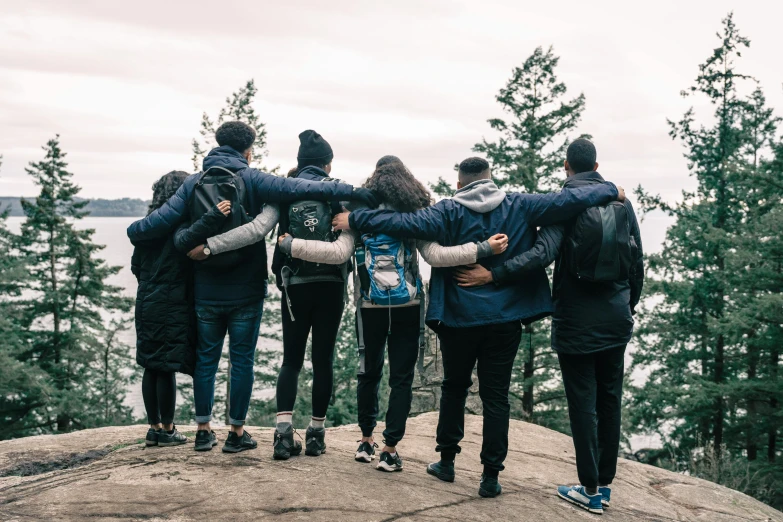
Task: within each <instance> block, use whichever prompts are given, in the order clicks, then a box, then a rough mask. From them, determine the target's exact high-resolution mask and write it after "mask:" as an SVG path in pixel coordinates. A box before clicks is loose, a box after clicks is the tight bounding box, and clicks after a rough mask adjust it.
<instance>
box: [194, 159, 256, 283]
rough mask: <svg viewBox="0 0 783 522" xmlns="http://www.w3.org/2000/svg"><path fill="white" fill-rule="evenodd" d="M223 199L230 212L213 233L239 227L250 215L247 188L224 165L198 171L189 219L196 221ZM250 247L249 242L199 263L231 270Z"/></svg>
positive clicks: (247, 253)
mask: <svg viewBox="0 0 783 522" xmlns="http://www.w3.org/2000/svg"><path fill="white" fill-rule="evenodd" d="M223 200H228V201H230V202H231V214H229V216H228V217H226V219H225V220H224V222H223V226H222V227H220V230H219V231H218V232H216V233H215V235H220V234H223V233H225V232H228V231H229V230H233V229H235V228H237V227H241V226H242V225H244V224H246V223H248V222H249V221H250V220H251V219H250V216H248V214H247V212H246V211H245V208H246V206H247V191H246V189H245V182H244V180H243V179H242V177H241V176H238V175H237V174H235V173H234V172H231V171H230V170H228V169H224V168H223V167H211V168H209V169H207V170H205V171H204V172H202V173H201V176H200V177H199V179H198V181H197V182H196V186H195V188H194V189H193V197H192V198H191V200H190V222H191V223H194V222H196V221H198V220H199V219H200V218H201V216H203V215H204V214H206V213H207V212H209V211H210V210H211V209H212V208H214V207H215V205H217V204H218V203H220V202H221V201H223ZM251 248H252V245H251V246H247V247H244V248H241V249H238V250H232V251H230V252H224V253H222V254H216V255H213V256H209V257H208V258H207V259H206V260H204V261H202V262H201V263H200V264H201V265H203V266H205V267H210V268H215V269H221V270H226V269H228V270H230V269H232V268H235V267H236V266H238V265H239V264H240V263H242V262H243V261H245V260H246V259H247V257H248V256H249V254H250V249H251Z"/></svg>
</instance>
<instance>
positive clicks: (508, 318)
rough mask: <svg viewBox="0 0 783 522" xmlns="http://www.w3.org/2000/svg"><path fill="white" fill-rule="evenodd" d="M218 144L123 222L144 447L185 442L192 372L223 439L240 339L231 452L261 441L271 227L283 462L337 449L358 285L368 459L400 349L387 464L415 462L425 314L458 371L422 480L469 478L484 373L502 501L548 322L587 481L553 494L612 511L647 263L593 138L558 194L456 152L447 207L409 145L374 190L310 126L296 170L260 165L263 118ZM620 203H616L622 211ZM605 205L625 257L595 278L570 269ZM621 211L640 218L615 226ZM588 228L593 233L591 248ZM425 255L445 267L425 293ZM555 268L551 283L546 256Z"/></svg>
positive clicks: (387, 164) (206, 435) (449, 371)
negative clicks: (409, 449)
mask: <svg viewBox="0 0 783 522" xmlns="http://www.w3.org/2000/svg"><path fill="white" fill-rule="evenodd" d="M215 139H216V141H217V144H218V147H217V148H214V149H213V150H211V151H210V152H209V154H208V155H207V156H206V158H205V159H204V163H203V170H202V172H200V173H197V174H193V175H190V176H188V175H187V174H186V173H184V172H178V171H175V172H170V173H168V174H166V175H165V176H163V177H162V178H161V179H160V180H159V181H158V182H156V183H155V185H154V186H153V191H154V195H153V200H152V203H151V205H150V212H149V214H148V215H147V217H145V218H144V219H141V220H139V221H136V222H135V223H133V224H132V225H131V226H130V227H129V228H128V236H129V238H130V240H131V242H132V243H133V244H134V246H135V250H134V254H133V262H132V270H133V273H134V274H135V275H136V276H137V278H138V281H139V286H138V294H137V300H136V331H137V361H138V363H139V364H140V365H141V366H143V367H144V368H145V371H144V377H143V383H142V391H143V396H144V404H145V407H146V410H147V414H148V419H149V424H150V428H149V430H148V432H147V438H146V442H147V445H149V446H156V445H157V446H173V445H179V444H184V443H186V442H187V439H186V437H184V436H183V435H182V434H180V433H179V432H178V431H177V430H176V426H175V425H174V411H175V407H176V380H175V373H177V372H180V373H186V374H189V375H192V377H193V393H194V402H195V410H196V411H195V414H196V422H197V423H198V431H197V433H196V437H195V445H194V447H195V450H196V451H209V450H211V449H212V448H213V447H214V446H216V445H217V444H218V442H217V437H216V435H215V432H214V431H213V429H212V427H211V421H212V409H213V402H214V391H215V375H216V373H217V370H218V366H219V363H220V358H221V354H222V350H223V345H224V342H225V337H226V335H228V346H229V350H228V351H229V357H230V363H231V364H230V395H229V401H228V408H229V411H228V420H229V424H230V432H229V434H228V437H227V438H226V440H225V442H224V445H223V448H222V449H223V451H224V452H228V453H236V452H240V451H245V450H251V449H255V448H256V447H257V442H256V441H255V440H254V439H253V438H252V436H251V435H250V433H248V432H247V431H246V430H245V429H244V424H245V419H246V415H247V411H248V408H249V403H250V398H251V394H252V388H253V380H254V374H253V362H254V353H255V347H256V343H257V341H258V336H259V328H260V324H261V316H262V313H263V302H264V298H265V297H266V296H267V280H268V268H267V250H266V244H265V241H264V239H265V237H266V236H268V235H269V234H270V233H271V232H272V231H273V230H274V229H275V227H277V234H276V236H277V238H278V239H277V244H276V246H275V250H274V255H273V260H272V272H273V273H274V275H275V278H274V281H275V283H276V284H277V286H278V288H279V289H280V291H281V292H282V296H283V298H282V299H281V313H282V331H283V363H282V366H281V368H280V373H279V376H278V380H277V393H276V401H277V422H276V429H275V432H274V440H273V457H274V458H275V459H279V460H285V459H289V458H291V457H294V456H297V455H299V454H300V453H301V452H302V450H304V452H305V454H306V455H310V456H319V455H322V454H323V453H324V452H325V451H326V447H327V445H326V438H325V435H326V431H325V426H324V423H325V420H326V414H327V409H328V406H329V402H330V398H331V395H332V383H333V361H334V349H335V341H336V337H337V334H338V330H339V326H340V322H341V318H342V314H343V310H344V306H345V302H346V300H347V289H348V288H349V285H348V281H349V279H352V280H353V298H354V301H355V303H356V316H355V321H356V329H357V339H358V347H357V348H358V350H359V354H360V363H359V367H358V368H357V380H358V382H357V404H358V424H359V427H360V429H361V431H362V439H361V441H360V444H359V447H358V449H357V451H356V454H355V459H356V461H358V462H363V463H370V462H373V461H374V460H375V459H376V450H377V449H379V446H378V444H376V442H375V438H374V432H375V428H376V420H377V417H378V413H379V389H380V382H381V377H382V374H383V368H384V359H385V353H386V351H388V358H389V386H390V395H389V401H388V409H387V412H386V417H385V429H384V431H383V444H384V446H383V447H382V448H380V452H379V455H377V458H378V463H377V468H378V469H379V470H382V471H390V472H393V471H402V469H403V460H402V458H401V456H400V452H399V451H398V446H399V444H400V443H401V441H402V440H403V438H404V435H405V426H406V421H407V418H408V415H409V413H410V408H411V401H412V397H413V393H412V385H413V378H414V373H415V367H416V363H417V361H418V360H419V358H420V357H421V356H422V355H421V354H420V346H421V345H422V339H423V335H424V328H425V325H426V326H427V327H429V328H431V329H432V330H433V331H435V333H436V334H437V336H438V338H439V341H440V343H439V344H440V350H441V352H442V360H443V372H444V377H443V383H442V396H441V401H440V416H439V421H438V427H437V434H436V442H437V446H436V448H435V450H436V451H437V452H439V453H440V460H439V461H437V462H434V463H432V464H430V465H429V466H428V467H427V473H429V474H430V475H433V476H435V477H437V478H438V479H440V480H443V481H447V482H453V481H454V479H455V459H456V456H457V454H459V453H460V451H461V447H460V441H461V440H462V438H463V435H464V412H465V401H466V399H467V395H468V390H469V388H470V387H471V386H472V384H473V380H472V375H473V371H474V368H475V369H476V371H477V375H478V380H479V395H480V398H481V401H482V405H483V417H484V424H483V444H482V450H481V462H482V464H483V466H484V471H483V474H482V477H481V481H480V485H479V494H480V495H481V496H483V497H495V496H497V495H498V494H500V493H501V491H502V488H501V485H500V483H499V482H498V476H499V473H500V472H501V471H502V470H503V469H504V466H503V462H504V460H505V458H506V455H507V452H508V446H509V441H508V430H509V413H510V408H509V399H508V394H509V388H510V381H511V375H512V370H513V365H514V360H515V357H516V354H517V351H518V348H519V345H520V341H521V336H522V327H523V326H524V325H527V324H530V323H532V322H534V321H537V320H539V319H541V318H543V317H546V316H549V315H552V316H553V317H552V347H553V349H554V350H556V352H557V354H558V358H559V362H560V367H561V369H562V373H563V381H564V384H565V391H566V396H567V400H568V407H569V415H570V420H571V429H572V432H573V438H574V445H575V448H576V461H577V469H578V476H579V481H580V485H578V486H560V487H558V488H557V494H558V495H559V496H560V497H562V498H563V499H565V500H568V501H569V502H572V503H574V504H576V505H578V506H580V507H582V508H584V509H587V510H588V511H591V512H594V513H601V512H602V510H603V508H604V507H606V506H607V505H609V502H610V495H611V493H610V487H609V486H610V484H611V483H612V480H613V478H614V475H615V471H616V461H617V454H618V450H619V441H620V403H621V394H622V380H623V361H624V353H625V348H626V345H627V343H628V342H629V340H630V338H631V334H632V330H633V324H634V321H633V318H632V315H633V313H634V307H635V306H636V305H637V303H638V301H639V296H640V293H641V288H642V282H643V272H644V270H643V261H642V259H643V256H642V249H641V238H640V237H639V227H638V224H637V221H636V217H635V215H634V213H633V209H632V208H631V206H630V203H629V202H628V201H627V200H625V196H624V193H623V191H622V188H618V187H616V186H615V185H614V184H612V183H610V182H608V181H605V180H604V179H603V178H602V177H601V176H600V174H598V172H597V169H598V164H597V163H596V150H595V147H594V145H593V144H592V143H591V142H590V141H588V140H585V139H579V140H575V141H574V142H572V143H571V144H570V146H569V147H568V150H567V158H566V161H565V162H564V169H565V172H566V175H567V178H566V182H565V184H564V187H563V190H562V191H561V192H559V193H553V194H524V193H515V192H506V191H504V190H502V189H501V188H499V187H498V186H497V185H496V184H495V183H494V182H493V181H492V176H491V172H490V166H489V164H488V163H487V161H485V160H484V159H481V158H476V157H473V158H468V159H466V160H464V161H463V162H462V163H460V165H459V169H458V176H457V178H458V179H457V184H456V188H457V191H456V193H455V195H454V196H453V197H451V198H446V199H443V200H441V201H439V202H438V203H433V202H432V199H431V194H430V192H429V191H428V190H427V189H426V188H425V186H424V185H423V184H422V183H421V182H419V181H418V180H417V179H416V178H415V177H414V176H413V175H412V174H411V172H410V170H409V169H408V168H407V167H406V166H405V164H404V163H403V162H402V161H401V160H400V159H399V158H398V157H396V156H384V157H382V158H380V159H379V160H378V162H377V164H376V165H375V170H374V171H373V173H372V174H371V175H370V177H369V178H368V179H367V180H366V181H365V183H364V184H363V186H362V187H356V188H354V187H352V186H351V185H347V184H345V183H342V182H340V181H338V180H336V179H334V178H333V177H331V172H332V159H333V151H332V148H331V147H330V145H329V143H328V142H327V141H326V140H325V139H324V138H323V137H322V136H321V135H320V134H318V133H316V132H315V131H312V130H307V131H304V132H302V133H301V134H300V135H299V140H300V147H299V151H298V154H297V166H296V168H294V169H292V170H291V171H290V172H289V173H288V176H287V177H281V176H274V175H270V174H267V173H264V172H261V171H259V170H256V169H254V168H251V167H250V166H249V164H250V162H251V161H252V156H251V153H252V145H253V143H254V141H255V139H256V135H255V132H254V130H253V129H252V127H250V126H248V125H246V124H244V123H242V122H238V121H234V122H228V123H224V124H223V125H221V126H220V128H219V129H218V130H217V132H216V135H215ZM221 176H222V177H221ZM224 196H225V197H224ZM618 201H619V202H620V203H617V202H618ZM613 202H614V203H613ZM618 205H619V207H620V210H612V208H617V206H618ZM592 208H598V209H599V210H600V214H597V215H598V216H599V218H598V220H599V221H598V223H599V224H598V226H599V227H600V226H602V227H603V236H601V234H600V233H599V238H598V240H597V243H598V244H597V246H595V249H597V250H598V251H599V252H598V258H599V264H600V263H603V265H602V266H604V267H606V266H609V267H610V268H609V269H610V271H611V268H612V266H614V268H617V267H619V266H620V265H621V264H622V262H625V263H626V264H628V263H630V268H629V269H627V270H625V271H622V270H621V271H620V273H621V275H620V276H619V277H618V276H612V277H608V276H605V274H603V275H600V276H599V274H598V269H596V271H595V273H593V274H591V275H589V276H588V275H585V274H584V273H583V272H580V271H579V270H576V269H573V267H571V266H569V264H573V263H580V262H579V261H574V260H575V259H578V256H576V255H575V254H574V250H575V247H574V246H573V245H576V244H577V243H579V241H585V239H584V237H588V236H589V235H586V234H585V232H584V230H582V229H583V228H584V225H583V224H582V222H580V221H579V220H580V216H581V215H586V213H587V211H588V209H592ZM607 209H609V210H608V211H607ZM618 212H620V213H619V214H618ZM617 216H620V218H618V217H617ZM623 216H624V217H623ZM623 219H625V220H626V221H627V225H624V226H625V228H622V227H620V226H619V225H617V226H616V223H615V221H618V222H619V221H622V220H623ZM325 221H326V225H325V226H326V228H324V222H325ZM615 230H619V232H615ZM575 234H581V235H580V239H579V240H578V241H577V240H575V239H574V235H575ZM583 236H584V237H583ZM618 238H620V239H619V240H618ZM591 241H592V240H591ZM618 241H620V244H621V245H622V244H624V243H622V242H628V243H629V244H631V245H632V246H633V248H632V250H629V252H630V254H629V255H626V256H625V257H629V256H630V257H631V258H632V259H630V261H628V260H627V259H622V260H621V261H618V260H617V256H614V257H613V254H612V252H614V251H615V250H617V249H616V248H615V247H614V245H615V243H616V242H618ZM569 245H572V246H571V247H569ZM621 250H622V248H621ZM419 254H420V255H421V258H422V259H424V261H426V262H427V263H428V264H429V265H431V266H432V273H431V279H430V285H429V293H428V295H426V296H425V293H424V291H423V286H422V284H421V277H420V274H419ZM620 257H622V255H620ZM552 262H555V263H556V264H555V272H554V288H553V291H551V292H550V287H549V280H548V278H547V275H546V271H545V268H546V267H547V266H549V265H550V264H551V263H552ZM580 269H581V270H583V271H584V266H582V267H581V268H580ZM602 270H604V271H606V270H605V269H602ZM615 271H616V270H615ZM379 296H380V297H379ZM311 335H312V352H311V363H312V370H313V380H312V416H311V418H310V420H309V423H308V426H307V429H306V433H305V437H304V447H303V445H302V443H300V442H299V440H297V439H296V438H295V437H294V434H295V430H294V425H295V424H297V423H296V422H295V419H294V415H293V412H294V405H295V402H296V393H297V388H298V378H299V373H300V371H301V369H302V366H303V364H304V359H305V352H306V347H307V341H308V338H310V336H311Z"/></svg>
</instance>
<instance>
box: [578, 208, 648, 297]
mask: <svg viewBox="0 0 783 522" xmlns="http://www.w3.org/2000/svg"><path fill="white" fill-rule="evenodd" d="M636 251H637V247H636V241H635V240H634V238H633V236H632V235H631V219H630V215H629V213H628V207H626V206H625V204H623V203H622V202H620V201H612V202H611V203H609V204H608V205H604V206H600V207H591V208H588V209H587V210H585V211H584V212H582V213H581V214H580V215H579V216H577V218H576V221H575V222H574V224H573V227H572V228H571V230H570V234H569V236H568V238H567V240H566V241H565V252H564V254H565V255H564V260H565V262H566V266H567V267H568V271H569V272H570V273H571V274H572V275H574V276H576V277H577V278H579V279H583V280H586V281H595V282H607V281H624V280H626V279H628V276H629V274H630V272H631V270H632V267H633V262H634V259H636Z"/></svg>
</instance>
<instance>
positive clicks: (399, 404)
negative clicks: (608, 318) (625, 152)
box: [279, 156, 507, 471]
mask: <svg viewBox="0 0 783 522" xmlns="http://www.w3.org/2000/svg"><path fill="white" fill-rule="evenodd" d="M363 186H364V188H367V189H370V190H372V191H373V192H374V193H375V195H376V196H377V197H378V198H379V199H380V201H381V202H382V204H381V207H382V208H389V209H395V210H399V211H402V212H414V211H416V210H419V209H422V208H426V207H428V206H430V204H431V199H432V198H431V195H430V192H429V191H428V190H427V189H426V188H425V187H424V185H422V184H421V183H420V182H419V181H418V180H417V179H416V178H415V177H414V176H413V174H411V172H410V171H409V170H408V169H407V168H406V167H405V165H404V164H403V163H402V161H401V160H400V159H399V158H397V157H396V156H384V157H382V158H381V159H380V160H378V163H377V164H376V168H375V171H374V172H373V173H372V175H371V176H370V177H369V178H368V179H367V181H365V183H364V185H363ZM357 239H358V241H357ZM363 240H364V238H360V236H359V234H357V233H354V232H353V231H346V232H344V233H342V235H341V236H340V237H339V238H338V239H337V240H336V241H335V242H333V243H326V242H323V241H307V240H303V239H296V238H293V237H291V236H288V235H282V236H281V237H280V238H279V244H280V249H281V250H282V251H283V252H284V253H286V254H288V255H290V256H291V257H294V258H297V259H302V260H305V261H310V262H317V263H324V264H333V265H338V264H341V263H345V262H347V261H348V260H349V259H351V257H352V255H353V254H354V252H355V251H356V250H357V247H358V249H359V252H360V253H363V252H364V247H363ZM404 243H405V244H406V245H407V249H406V250H407V251H408V252H411V253H412V255H411V256H407V255H406V259H405V265H406V266H405V267H404V268H405V269H404V272H405V274H406V276H410V277H412V278H413V279H418V277H419V266H418V258H417V254H416V253H417V251H418V252H419V253H421V256H422V258H423V259H424V260H425V261H426V262H427V263H429V264H430V265H432V266H443V267H445V266H459V265H467V264H470V263H475V262H476V260H477V259H479V258H481V257H485V256H490V255H493V254H498V253H502V252H503V251H504V250H505V249H506V246H507V240H506V238H505V236H502V235H500V234H498V235H496V236H493V237H491V238H490V239H489V240H488V241H483V242H480V243H467V244H464V245H459V246H453V247H448V248H447V247H442V246H440V245H439V244H438V243H435V242H429V241H415V240H407V239H406V240H404ZM359 264H360V263H359ZM364 269H365V267H364V266H357V270H356V271H355V274H354V299H355V303H356V329H357V335H358V338H359V345H360V351H361V348H362V346H363V347H364V371H363V372H360V373H359V376H358V384H357V401H358V407H359V427H360V428H361V430H362V440H361V441H360V445H359V448H358V449H357V451H356V454H355V456H354V458H355V460H356V461H357V462H364V463H369V462H372V461H373V460H374V459H375V448H377V447H378V446H377V444H376V443H375V440H374V438H373V431H374V430H375V427H376V419H377V417H378V394H379V387H380V382H381V377H382V375H383V366H384V355H385V353H384V352H385V350H386V346H387V344H388V350H389V386H390V387H391V391H390V394H389V407H388V410H387V412H386V429H385V430H384V432H383V437H384V444H385V445H384V447H383V449H382V451H381V454H380V458H379V460H378V464H377V466H376V467H377V469H379V470H381V471H402V469H403V462H402V458H401V457H400V454H399V452H398V451H397V446H398V444H399V443H400V441H401V440H402V439H403V436H404V435H405V425H406V421H407V419H408V414H409V413H410V409H411V401H412V400H413V391H412V386H413V377H414V371H415V366H416V361H417V359H418V356H419V346H420V340H421V339H420V337H421V335H422V334H423V328H424V323H423V311H424V306H425V303H424V299H423V298H421V297H420V296H419V295H416V296H415V298H414V299H412V300H410V301H409V302H407V303H405V304H401V305H389V304H383V303H377V302H373V301H371V300H369V299H368V294H367V292H368V290H367V288H368V285H369V283H368V282H367V279H366V278H365V279H364V281H363V280H362V279H363V277H364V276H368V272H367V271H366V270H364ZM414 283H415V281H414ZM363 289H364V293H363V292H362V290H363Z"/></svg>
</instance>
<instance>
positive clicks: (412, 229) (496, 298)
mask: <svg viewBox="0 0 783 522" xmlns="http://www.w3.org/2000/svg"><path fill="white" fill-rule="evenodd" d="M476 183H480V182H476ZM485 183H486V182H485ZM471 185H473V184H471ZM492 185H493V186H494V184H492ZM469 187H470V185H469V186H468V187H466V188H463V189H462V190H461V191H464V190H466V189H468V188H469ZM461 191H460V192H461ZM460 192H458V193H457V196H459V194H460ZM455 197H456V196H455ZM501 198H502V201H501V202H499V204H498V206H497V207H495V208H494V209H493V210H491V211H489V212H484V213H482V212H478V211H475V210H471V209H469V208H468V207H466V206H464V205H463V204H461V203H458V202H457V201H456V200H455V199H444V200H442V201H440V202H438V203H437V204H436V205H433V206H431V207H429V208H426V209H424V210H420V211H418V212H413V213H404V214H402V213H397V212H393V211H390V210H366V209H360V210H356V211H354V212H352V213H351V216H350V224H351V228H352V229H354V230H360V231H362V232H380V233H385V234H389V235H391V236H397V237H406V238H407V237H410V238H415V239H427V240H431V241H438V242H439V243H440V244H441V245H443V246H455V245H461V244H463V243H472V242H481V241H484V240H485V239H487V238H488V237H490V236H492V235H493V234H498V233H504V234H507V235H508V245H509V246H508V249H507V250H506V252H504V253H503V254H501V255H497V256H492V257H488V258H484V259H481V260H480V261H479V263H481V264H482V265H483V266H484V267H486V268H488V269H491V268H492V267H495V266H499V265H502V264H503V263H505V262H506V261H507V260H508V259H511V258H513V257H516V256H518V255H520V254H522V253H523V252H525V251H526V250H528V249H530V248H531V247H532V246H533V243H534V242H535V240H536V227H537V226H542V225H549V224H553V223H557V222H560V221H563V220H566V219H569V218H571V217H573V216H576V215H577V214H579V213H580V212H582V211H584V210H585V209H587V208H588V207H591V206H595V205H600V204H605V203H608V202H610V201H612V200H615V199H616V198H617V188H616V187H615V186H614V185H612V184H609V183H607V184H603V185H596V186H592V187H584V188H576V189H574V190H565V191H563V192H560V193H557V194H519V193H507V194H502V192H501ZM452 271H453V269H452V268H433V269H432V276H431V279H430V296H429V297H430V304H429V307H428V309H427V324H428V325H429V326H430V328H433V329H434V330H436V331H437V328H438V327H439V326H440V325H441V324H443V325H445V326H448V327H452V328H464V327H470V326H480V325H488V324H499V323H505V322H511V321H522V322H524V323H529V322H532V321H535V320H537V319H540V318H542V317H545V316H547V315H550V314H551V313H552V298H551V294H550V290H549V280H548V278H547V276H546V272H545V270H544V269H543V268H540V269H539V270H536V271H533V272H530V273H528V274H526V275H525V276H524V277H523V278H522V279H521V280H520V281H519V282H518V284H515V285H509V286H501V287H498V286H495V285H485V286H480V287H473V288H462V287H460V286H458V285H457V283H456V281H455V280H454V278H453V277H452Z"/></svg>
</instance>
